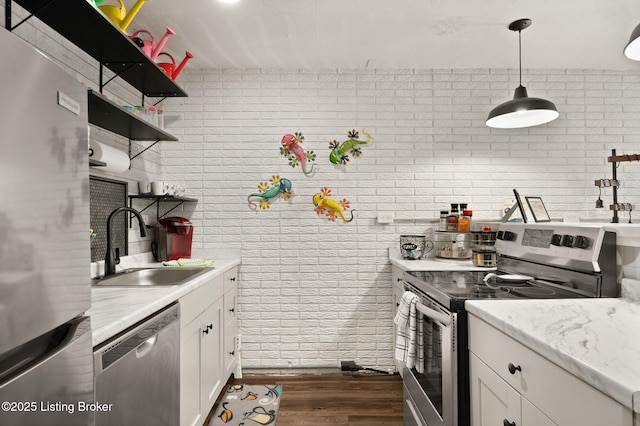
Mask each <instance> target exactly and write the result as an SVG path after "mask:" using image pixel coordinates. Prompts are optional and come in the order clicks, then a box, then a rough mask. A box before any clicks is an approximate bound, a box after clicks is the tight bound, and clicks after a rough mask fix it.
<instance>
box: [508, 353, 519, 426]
mask: <svg viewBox="0 0 640 426" xmlns="http://www.w3.org/2000/svg"><path fill="white" fill-rule="evenodd" d="M507 367H508V368H509V373H511V374H516V371H520V372H522V367H520V366H519V365H513V364H511V363H509V365H508V366H507ZM505 421H506V420H505ZM505 424H506V423H505ZM514 425H515V423H514Z"/></svg>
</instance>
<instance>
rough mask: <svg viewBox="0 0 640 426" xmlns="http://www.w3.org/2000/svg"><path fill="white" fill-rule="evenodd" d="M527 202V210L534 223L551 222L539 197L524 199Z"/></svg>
mask: <svg viewBox="0 0 640 426" xmlns="http://www.w3.org/2000/svg"><path fill="white" fill-rule="evenodd" d="M525 199H526V200H527V204H528V205H529V210H530V211H531V214H532V215H533V220H535V221H536V222H551V218H550V217H549V213H548V212H547V209H546V208H545V206H544V203H543V202H542V198H540V197H525Z"/></svg>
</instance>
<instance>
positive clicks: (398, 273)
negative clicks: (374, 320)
mask: <svg viewBox="0 0 640 426" xmlns="http://www.w3.org/2000/svg"><path fill="white" fill-rule="evenodd" d="M402 272H403V271H402V269H400V268H398V267H397V266H392V267H391V289H392V295H393V297H392V298H391V300H392V305H391V309H392V311H391V312H392V314H393V318H395V317H396V313H397V312H398V306H400V300H402V294H403V293H404V286H403V285H402ZM392 351H393V352H392V355H391V356H392V357H393V359H394V364H395V366H396V371H397V372H398V373H400V376H402V375H403V374H404V373H403V370H404V368H403V367H404V365H403V363H401V362H400V361H396V360H395V357H396V325H395V324H393V347H392Z"/></svg>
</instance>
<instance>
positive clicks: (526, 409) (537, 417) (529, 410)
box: [522, 398, 558, 426]
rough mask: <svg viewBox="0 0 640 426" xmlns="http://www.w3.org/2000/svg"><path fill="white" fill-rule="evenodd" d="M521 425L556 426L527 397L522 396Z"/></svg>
mask: <svg viewBox="0 0 640 426" xmlns="http://www.w3.org/2000/svg"><path fill="white" fill-rule="evenodd" d="M522 426H558V425H557V423H554V422H553V421H552V420H551V419H550V418H549V417H547V416H546V415H545V414H544V413H543V412H542V411H540V410H538V408H537V407H536V406H534V405H533V404H532V403H531V402H529V400H528V399H526V398H522Z"/></svg>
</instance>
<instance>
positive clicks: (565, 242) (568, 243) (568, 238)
mask: <svg viewBox="0 0 640 426" xmlns="http://www.w3.org/2000/svg"><path fill="white" fill-rule="evenodd" d="M560 245H561V246H562V247H573V235H563V236H562V241H561V242H560Z"/></svg>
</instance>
